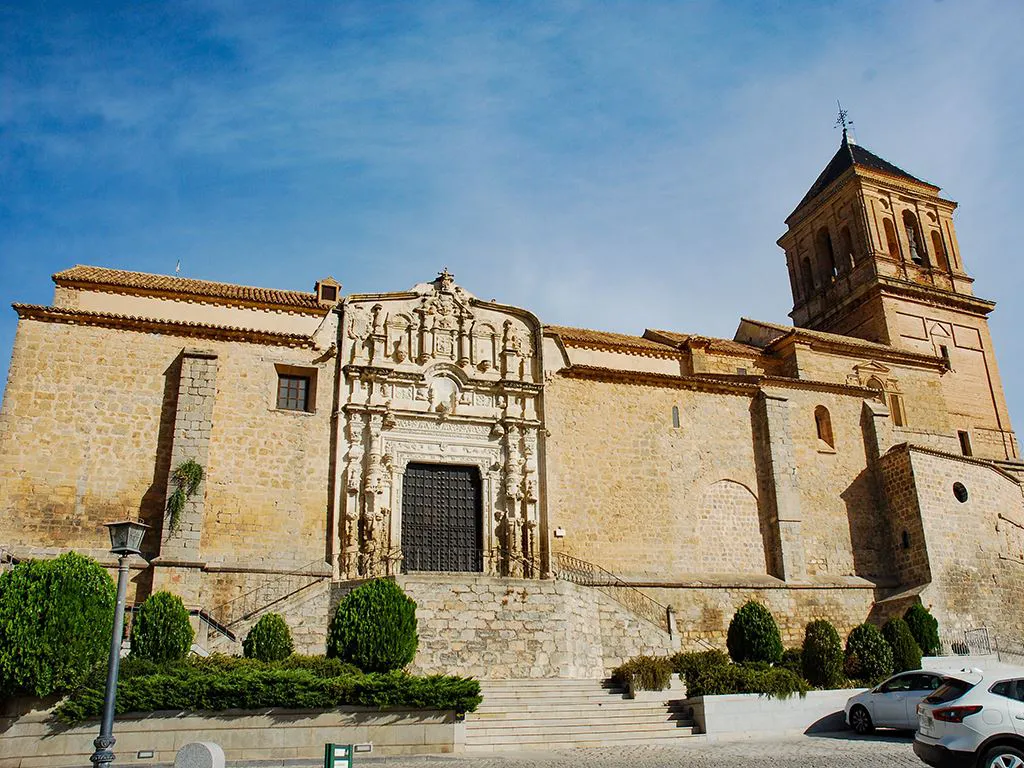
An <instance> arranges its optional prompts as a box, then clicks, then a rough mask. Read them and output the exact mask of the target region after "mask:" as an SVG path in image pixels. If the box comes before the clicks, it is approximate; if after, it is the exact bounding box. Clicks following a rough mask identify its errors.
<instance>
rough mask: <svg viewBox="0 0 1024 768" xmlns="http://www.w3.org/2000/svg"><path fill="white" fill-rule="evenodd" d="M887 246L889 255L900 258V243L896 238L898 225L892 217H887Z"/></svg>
mask: <svg viewBox="0 0 1024 768" xmlns="http://www.w3.org/2000/svg"><path fill="white" fill-rule="evenodd" d="M885 247H886V250H888V251H889V257H890V258H893V259H898V258H899V257H900V244H899V242H898V241H897V240H896V227H894V226H893V223H892V219H889V218H887V219H885Z"/></svg>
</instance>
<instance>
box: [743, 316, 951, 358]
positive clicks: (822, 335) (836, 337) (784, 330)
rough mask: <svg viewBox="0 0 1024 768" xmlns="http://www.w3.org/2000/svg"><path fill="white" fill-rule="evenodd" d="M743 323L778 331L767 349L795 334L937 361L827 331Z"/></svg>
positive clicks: (890, 353)
mask: <svg viewBox="0 0 1024 768" xmlns="http://www.w3.org/2000/svg"><path fill="white" fill-rule="evenodd" d="M741 322H744V323H750V324H751V325H759V326H761V327H762V328H768V329H769V330H773V331H777V332H778V334H779V335H778V336H777V337H775V338H774V339H772V340H771V341H770V342H768V344H767V347H771V346H772V344H774V343H775V342H777V341H778V340H779V339H781V338H783V337H784V336H787V335H789V334H791V333H792V334H794V335H796V336H797V337H801V338H804V339H819V340H821V341H824V342H828V343H829V344H835V345H837V346H844V347H857V348H860V349H864V350H867V351H870V352H874V353H876V354H880V355H885V356H888V357H894V356H896V357H903V358H912V359H915V360H925V361H929V362H933V361H937V360H938V359H939V358H937V357H936V356H935V355H929V354H925V353H923V352H913V351H911V350H908V349H900V348H899V347H894V346H891V345H890V344H880V343H879V342H877V341H867V340H865V339H858V338H856V337H855V336H843V335H842V334H840V333H828V332H827V331H814V330H811V329H810V328H797V327H795V326H792V325H780V324H778V323H769V322H767V321H765V320H751V319H750V318H746V317H744V318H741Z"/></svg>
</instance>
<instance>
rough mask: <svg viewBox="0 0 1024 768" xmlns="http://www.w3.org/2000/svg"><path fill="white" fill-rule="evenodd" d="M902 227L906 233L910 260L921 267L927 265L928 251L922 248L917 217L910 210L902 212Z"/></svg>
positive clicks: (922, 242) (922, 243) (922, 241)
mask: <svg viewBox="0 0 1024 768" xmlns="http://www.w3.org/2000/svg"><path fill="white" fill-rule="evenodd" d="M903 229H904V230H906V233H907V245H908V246H910V260H911V261H912V262H914V263H915V264H920V265H921V266H923V267H926V266H928V252H927V251H925V249H924V240H922V239H921V230H920V229H918V227H917V217H916V216H914V214H912V213H911V212H910V211H904V212H903Z"/></svg>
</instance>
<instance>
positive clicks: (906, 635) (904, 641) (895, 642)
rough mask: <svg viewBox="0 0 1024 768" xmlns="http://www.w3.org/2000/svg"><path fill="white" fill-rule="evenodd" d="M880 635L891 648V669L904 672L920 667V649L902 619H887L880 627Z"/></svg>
mask: <svg viewBox="0 0 1024 768" xmlns="http://www.w3.org/2000/svg"><path fill="white" fill-rule="evenodd" d="M882 637H884V638H885V642H887V643H888V644H889V647H890V648H891V649H892V671H893V672H906V671H907V670H909V669H920V668H921V649H920V648H919V647H918V645H917V641H916V640H915V639H914V635H913V634H911V632H910V627H908V626H907V622H905V621H904V620H903V619H889V620H888V621H887V622H885V625H884V626H883V627H882Z"/></svg>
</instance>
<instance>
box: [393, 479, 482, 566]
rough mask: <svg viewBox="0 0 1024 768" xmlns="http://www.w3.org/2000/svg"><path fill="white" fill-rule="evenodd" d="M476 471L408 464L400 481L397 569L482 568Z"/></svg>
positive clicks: (479, 493)
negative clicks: (399, 557)
mask: <svg viewBox="0 0 1024 768" xmlns="http://www.w3.org/2000/svg"><path fill="white" fill-rule="evenodd" d="M482 498H483V496H482V493H481V482H480V471H479V469H477V468H476V467H464V466H452V465H449V464H409V465H408V466H407V467H406V469H405V477H404V481H403V485H402V556H403V561H402V569H403V570H404V571H469V572H477V573H479V572H482V571H483V569H484V568H483V565H484V555H483V544H484V537H483V514H482V509H483V504H482Z"/></svg>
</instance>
